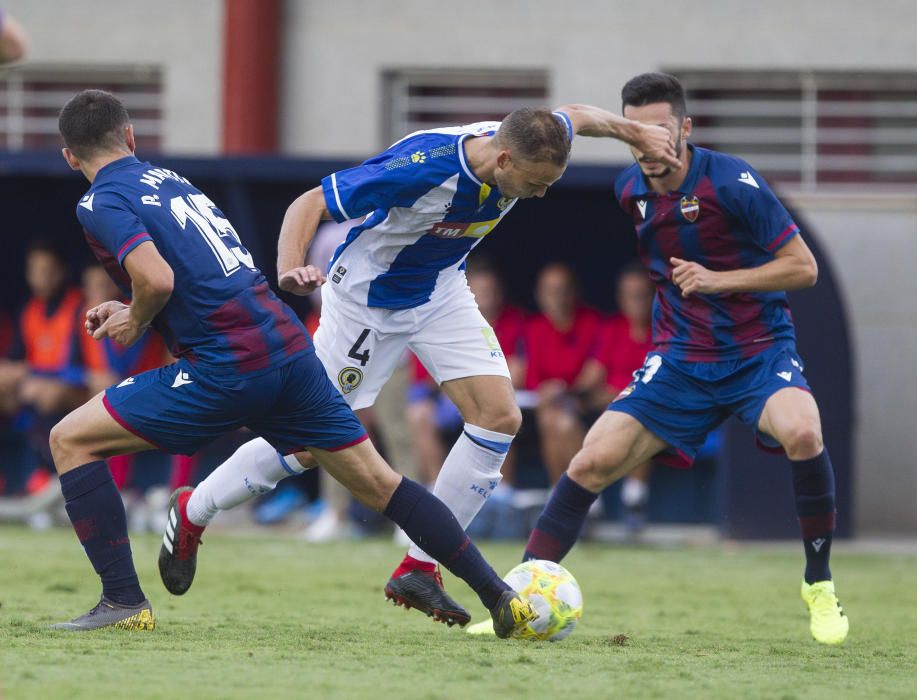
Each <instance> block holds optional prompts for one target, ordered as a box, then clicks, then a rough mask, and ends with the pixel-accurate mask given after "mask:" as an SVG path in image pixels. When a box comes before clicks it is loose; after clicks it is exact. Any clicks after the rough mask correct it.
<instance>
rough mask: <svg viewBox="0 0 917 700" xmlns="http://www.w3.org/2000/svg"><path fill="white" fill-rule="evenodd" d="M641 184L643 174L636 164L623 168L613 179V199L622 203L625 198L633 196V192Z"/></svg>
mask: <svg viewBox="0 0 917 700" xmlns="http://www.w3.org/2000/svg"><path fill="white" fill-rule="evenodd" d="M642 182H643V173H642V172H641V171H640V166H638V165H637V164H636V163H633V164H632V165H629V166H628V167H626V168H624V170H622V171H621V172H620V173H618V176H617V177H616V178H615V197H617V198H618V201H619V202H623V201H624V199H625V197H628V196H629V195H631V194H633V192H634V190H635V189H637V188H639V187H640V185H641V184H642Z"/></svg>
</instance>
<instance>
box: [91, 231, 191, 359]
mask: <svg viewBox="0 0 917 700" xmlns="http://www.w3.org/2000/svg"><path fill="white" fill-rule="evenodd" d="M123 264H124V269H125V270H127V274H129V275H130V277H131V303H130V305H129V306H125V307H124V308H121V309H118V310H115V311H114V312H113V313H111V314H110V315H109V316H108V317H107V318H106V319H105V321H104V323H102V325H100V326H99V327H98V328H97V329H96V331H95V333H93V334H92V337H93V338H95V339H96V340H99V339H101V338H105V337H108V338H111V339H112V340H114V341H116V342H118V343H120V344H121V345H124V346H131V345H133V344H134V343H135V342H137V340H138V339H139V338H140V336H142V335H143V333H144V331H146V329H147V327H148V326H149V325H150V324H151V323H152V322H153V319H154V318H155V317H156V314H158V313H159V312H160V311H161V310H162V307H164V306H165V305H166V303H167V302H168V301H169V297H171V296H172V287H173V284H174V281H175V276H174V274H173V272H172V268H171V267H170V266H169V263H167V262H166V261H165V260H164V259H163V257H162V256H161V255H160V254H159V251H158V250H157V249H156V245H155V244H154V243H153V241H145V242H143V243H141V244H140V245H138V246H137V247H136V248H134V249H133V250H132V251H131V252H130V253H128V254H127V256H126V257H125V258H124V262H123Z"/></svg>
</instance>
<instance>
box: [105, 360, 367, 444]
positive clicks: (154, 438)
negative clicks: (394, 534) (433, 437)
mask: <svg viewBox="0 0 917 700" xmlns="http://www.w3.org/2000/svg"><path fill="white" fill-rule="evenodd" d="M103 401H104V404H105V408H106V409H108V412H109V413H110V414H111V416H112V417H113V418H114V419H115V420H116V421H118V423H120V424H121V425H122V426H123V427H124V428H126V429H127V430H129V431H130V432H132V433H133V434H134V435H137V436H138V437H141V438H143V439H144V440H146V441H147V442H149V443H150V444H151V445H154V446H155V447H158V448H159V449H161V450H164V451H165V452H170V453H172V454H183V455H190V454H194V453H195V452H197V451H198V450H199V449H200V448H202V447H203V446H204V445H206V444H207V443H209V442H212V441H213V440H215V439H217V438H218V437H220V436H222V435H225V434H226V433H230V432H232V431H234V430H236V429H238V428H241V427H246V428H249V429H251V430H252V431H253V432H255V433H257V434H258V435H260V436H261V437H263V438H264V439H265V440H267V441H268V442H269V443H271V445H273V446H274V448H275V449H276V450H277V451H278V452H280V453H281V454H284V455H287V454H292V453H294V452H299V451H301V450H302V449H304V448H306V447H319V448H321V449H323V450H331V451H333V450H339V449H344V448H345V447H350V446H351V445H355V444H356V443H358V442H361V441H363V440H365V439H366V431H365V430H364V429H363V426H362V425H361V424H360V421H359V420H357V417H356V416H355V415H354V414H353V411H352V410H350V407H349V406H348V405H347V404H346V403H345V402H344V399H343V397H342V396H341V393H340V392H339V391H338V390H337V389H335V388H334V386H333V385H332V384H331V381H330V380H329V379H328V374H327V373H326V372H325V368H324V367H323V366H322V364H321V362H319V360H318V357H316V356H315V354H314V353H311V352H310V353H306V354H303V355H300V356H298V357H296V358H295V359H293V360H291V361H290V362H288V363H287V364H285V365H282V366H280V367H276V368H274V369H271V370H268V371H266V372H261V373H258V374H257V375H254V376H252V375H230V376H228V377H227V376H225V375H219V374H218V373H216V372H211V371H208V370H207V369H203V368H200V367H195V366H194V365H192V364H190V363H189V362H187V361H185V360H179V361H178V362H176V363H174V364H171V365H168V366H166V367H160V368H159V369H154V370H150V371H149V372H143V373H142V374H138V375H136V376H134V377H129V378H127V379H125V380H124V381H123V382H121V383H120V384H116V385H114V386H111V387H109V388H108V389H106V390H105V397H104V399H103Z"/></svg>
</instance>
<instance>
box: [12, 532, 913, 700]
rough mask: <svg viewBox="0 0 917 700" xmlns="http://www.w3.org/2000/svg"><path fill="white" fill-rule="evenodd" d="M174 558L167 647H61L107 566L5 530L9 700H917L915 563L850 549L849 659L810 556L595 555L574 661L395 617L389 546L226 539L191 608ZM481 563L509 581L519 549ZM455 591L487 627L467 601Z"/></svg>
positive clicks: (72, 549)
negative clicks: (178, 591)
mask: <svg viewBox="0 0 917 700" xmlns="http://www.w3.org/2000/svg"><path fill="white" fill-rule="evenodd" d="M158 549H159V538H156V537H152V536H148V537H141V538H135V539H134V556H135V559H136V561H137V563H138V568H139V571H140V576H141V582H142V583H143V584H144V587H145V591H146V593H147V595H148V597H149V598H150V599H151V601H152V602H153V608H154V611H155V612H156V616H157V623H158V628H157V629H156V631H155V632H153V633H152V634H149V633H125V632H117V631H111V632H109V631H100V632H94V633H88V634H73V633H60V632H51V631H49V630H48V629H47V626H48V624H49V623H52V622H56V621H59V620H64V619H69V618H70V617H72V616H75V615H77V614H80V613H83V612H85V611H86V610H87V609H89V607H91V606H92V605H93V604H94V603H95V602H96V600H97V596H98V584H97V582H96V579H95V576H94V574H93V573H92V571H91V568H90V565H89V563H88V561H87V560H86V559H85V557H84V555H83V553H82V549H81V548H80V546H79V544H78V543H77V540H76V538H75V537H74V535H73V533H72V532H69V531H64V530H60V531H53V532H47V533H35V532H30V531H27V530H24V529H20V528H9V527H7V528H3V527H0V604H2V607H0V697H2V698H5V699H6V700H11V699H19V698H40V699H41V700H53V699H54V698H68V699H71V698H94V699H95V698H121V697H123V698H131V699H132V700H141V699H142V698H182V699H183V700H193V699H194V698H211V697H212V698H286V697H290V698H292V697H310V698H374V699H376V700H383V699H386V698H398V699H399V700H406V699H409V698H430V699H432V698H480V699H482V700H483V698H522V697H534V698H577V699H579V698H609V697H622V698H665V699H666V700H671V699H672V698H800V700H816V699H818V698H830V699H831V700H838V699H840V698H848V697H849V698H876V697H881V698H883V699H887V698H913V697H915V696H917V641H915V640H917V615H915V613H917V556H885V555H883V556H880V555H854V554H845V553H844V552H843V548H841V552H840V553H839V554H836V555H835V557H834V562H833V564H834V572H835V576H836V580H837V584H838V592H839V594H840V596H841V600H842V601H843V603H844V606H845V608H846V610H847V612H848V614H849V615H850V618H851V632H850V638H849V639H848V640H847V643H846V644H845V645H843V646H842V647H835V648H832V647H823V646H820V645H818V644H816V643H815V642H814V641H812V639H811V638H810V637H809V633H808V625H807V617H806V614H805V611H804V606H803V604H802V601H801V600H800V599H799V582H800V575H801V570H802V553H801V552H800V551H799V549H800V548H799V547H795V546H793V547H790V546H787V547H785V548H767V549H761V548H744V549H742V548H740V549H735V548H729V547H725V546H724V547H716V548H705V549H679V550H643V549H615V548H611V547H608V546H603V545H584V546H580V547H578V548H577V549H575V550H574V552H573V553H572V554H571V556H570V557H569V558H568V559H567V560H566V561H565V562H564V563H565V564H566V565H567V566H568V567H569V568H570V570H571V571H572V572H573V574H574V575H575V576H576V577H577V579H578V580H579V582H580V585H581V587H582V589H583V593H584V598H585V612H584V617H583V620H582V622H581V623H580V626H579V628H578V629H577V630H576V631H575V632H574V633H573V635H572V636H571V637H570V638H569V639H567V640H566V641H564V642H561V643H559V644H548V643H542V644H538V643H531V642H519V641H502V640H497V639H494V638H476V637H470V636H468V635H466V634H464V633H462V632H461V631H460V630H459V629H458V628H452V629H449V628H447V627H445V626H444V625H437V624H434V623H432V622H431V621H429V620H428V619H427V618H426V617H424V616H422V615H420V614H419V613H417V612H416V611H411V612H405V611H404V610H403V609H401V608H397V609H396V608H393V607H391V606H390V605H387V604H385V603H384V602H383V596H382V586H383V584H384V583H385V580H386V578H387V577H388V575H389V573H390V572H391V570H392V568H393V567H394V565H395V563H397V561H398V560H399V559H400V557H401V550H400V549H399V548H397V547H395V546H394V545H393V544H391V543H389V542H388V541H382V540H377V541H364V542H347V543H340V544H332V545H322V546H316V545H307V544H304V543H302V542H298V541H295V540H292V539H275V538H271V539H266V538H256V537H250V538H249V537H237V536H230V535H219V534H217V535H211V536H208V537H206V538H205V545H204V547H203V548H202V550H201V557H200V562H199V563H200V568H199V571H198V577H197V580H196V581H195V585H194V587H193V588H192V589H191V591H190V592H189V593H188V594H187V595H185V596H184V597H181V598H173V597H171V596H169V595H168V594H167V593H166V592H165V590H164V589H163V588H162V585H161V584H160V583H159V578H158V574H157V572H156V564H155V562H156V556H157V553H158ZM483 550H484V553H485V555H486V556H488V557H489V558H490V560H491V562H492V563H493V564H494V565H495V566H496V568H497V569H498V570H499V571H500V572H501V573H504V572H505V571H507V570H509V569H510V568H511V567H512V566H513V565H514V564H515V563H517V560H518V557H519V555H520V552H521V545H513V546H510V545H494V544H489V543H484V546H483ZM447 586H448V587H449V588H450V590H451V591H452V592H453V594H454V595H455V596H456V597H457V598H458V599H459V600H461V601H463V602H465V603H466V605H468V606H469V609H470V610H472V615H473V617H474V620H481V619H483V616H484V615H486V613H485V611H484V610H483V608H482V607H481V606H480V604H479V603H478V602H477V600H476V598H475V596H474V594H473V593H472V592H471V591H470V590H469V589H467V587H465V586H464V584H462V583H461V582H460V581H456V580H454V579H451V580H448V581H447ZM620 635H626V637H627V639H622V638H621V637H620Z"/></svg>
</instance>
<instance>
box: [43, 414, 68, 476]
mask: <svg viewBox="0 0 917 700" xmlns="http://www.w3.org/2000/svg"><path fill="white" fill-rule="evenodd" d="M71 445H72V431H71V430H70V428H69V426H68V425H67V420H66V419H65V420H62V421H60V422H58V423H57V424H55V426H54V427H53V428H51V433H50V435H48V446H49V447H50V448H51V457H53V458H54V463H55V465H59V464H64V463H65V462H66V461H67V456H68V454H69V453H70V451H71Z"/></svg>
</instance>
